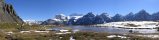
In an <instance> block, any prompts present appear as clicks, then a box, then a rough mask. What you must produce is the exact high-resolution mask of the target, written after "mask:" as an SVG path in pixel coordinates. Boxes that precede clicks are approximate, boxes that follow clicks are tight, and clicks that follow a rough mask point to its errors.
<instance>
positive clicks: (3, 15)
mask: <svg viewBox="0 0 159 40" xmlns="http://www.w3.org/2000/svg"><path fill="white" fill-rule="evenodd" d="M0 23H23V20H22V19H21V18H20V17H19V16H18V15H17V14H16V12H15V10H14V8H13V6H12V5H11V4H7V3H5V0H0Z"/></svg>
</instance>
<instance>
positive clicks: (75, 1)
mask: <svg viewBox="0 0 159 40" xmlns="http://www.w3.org/2000/svg"><path fill="white" fill-rule="evenodd" d="M6 2H7V3H10V4H12V5H13V6H14V9H15V10H16V12H17V14H18V15H19V16H20V17H21V18H22V19H23V20H27V19H33V20H46V19H49V18H53V17H54V16H55V15H56V14H65V15H69V14H72V13H79V14H86V13H88V12H93V13H94V14H101V13H103V12H105V13H108V14H109V15H110V16H113V15H115V14H117V13H119V14H122V15H126V14H128V13H130V12H133V13H137V12H138V11H140V10H142V9H145V10H146V11H147V12H149V13H150V14H152V13H154V12H158V11H159V0H6Z"/></svg>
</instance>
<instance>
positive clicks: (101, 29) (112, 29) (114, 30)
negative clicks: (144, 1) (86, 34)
mask: <svg viewBox="0 0 159 40" xmlns="http://www.w3.org/2000/svg"><path fill="white" fill-rule="evenodd" d="M68 27H70V28H72V31H76V30H79V31H93V32H108V33H119V34H124V33H130V32H129V31H130V30H132V31H135V32H137V33H143V34H144V33H159V32H158V31H157V30H156V29H123V28H115V27H90V26H68Z"/></svg>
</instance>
